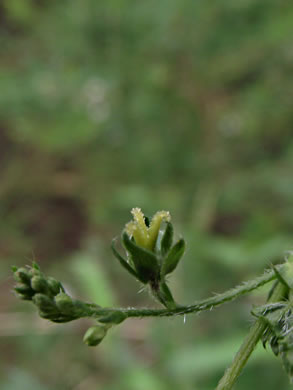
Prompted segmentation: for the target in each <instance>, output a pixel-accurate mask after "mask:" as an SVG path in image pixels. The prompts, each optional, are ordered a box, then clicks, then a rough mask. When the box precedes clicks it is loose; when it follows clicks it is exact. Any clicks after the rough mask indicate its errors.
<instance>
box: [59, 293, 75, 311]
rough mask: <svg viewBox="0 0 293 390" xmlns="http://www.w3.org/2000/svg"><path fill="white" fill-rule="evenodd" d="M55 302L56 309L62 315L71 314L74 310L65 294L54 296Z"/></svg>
mask: <svg viewBox="0 0 293 390" xmlns="http://www.w3.org/2000/svg"><path fill="white" fill-rule="evenodd" d="M55 302H56V305H57V307H58V309H59V310H60V311H61V312H62V313H64V314H71V313H72V312H73V310H74V303H73V300H72V298H71V297H70V296H69V295H67V294H65V293H59V294H58V295H56V297H55Z"/></svg>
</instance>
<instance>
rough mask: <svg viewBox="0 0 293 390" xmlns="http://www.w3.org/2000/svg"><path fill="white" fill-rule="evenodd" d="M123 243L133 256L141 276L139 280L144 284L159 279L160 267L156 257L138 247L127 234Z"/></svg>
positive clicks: (123, 238)
mask: <svg viewBox="0 0 293 390" xmlns="http://www.w3.org/2000/svg"><path fill="white" fill-rule="evenodd" d="M122 242H123V245H124V247H125V249H126V250H127V251H128V252H129V254H130V255H131V259H132V261H133V264H134V266H135V269H136V271H137V274H138V275H139V279H140V280H141V281H142V282H143V283H147V282H149V281H150V280H154V279H157V277H158V275H159V272H160V267H159V263H158V260H157V258H156V256H155V255H154V254H153V253H152V252H150V251H148V250H147V249H144V248H142V247H140V246H138V245H136V244H135V243H134V242H133V241H132V240H131V239H130V238H129V236H128V234H127V233H126V232H124V233H123V234H122Z"/></svg>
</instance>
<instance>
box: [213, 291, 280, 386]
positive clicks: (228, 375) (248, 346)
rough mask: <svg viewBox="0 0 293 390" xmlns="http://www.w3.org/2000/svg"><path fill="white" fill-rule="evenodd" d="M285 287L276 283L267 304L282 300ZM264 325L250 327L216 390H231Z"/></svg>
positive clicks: (262, 323) (261, 323)
mask: <svg viewBox="0 0 293 390" xmlns="http://www.w3.org/2000/svg"><path fill="white" fill-rule="evenodd" d="M285 292H286V287H285V286H284V285H283V284H281V283H278V284H277V286H276V288H275V290H274V292H273V294H272V296H271V297H270V299H269V300H268V302H271V303H273V302H279V301H281V300H282V299H283V298H284V294H285ZM265 328H266V324H265V323H264V321H261V320H260V319H259V320H257V321H256V322H255V323H254V325H253V326H252V327H251V329H250V331H249V333H248V335H247V336H246V338H245V340H244V342H243V343H242V345H241V347H240V349H239V351H238V352H237V354H236V356H235V358H234V360H233V362H232V364H231V366H230V367H229V368H228V369H227V370H226V371H225V373H224V376H223V377H222V379H221V380H220V382H219V384H218V386H217V388H216V390H231V389H232V388H233V385H234V383H235V381H236V380H237V378H238V376H239V375H240V374H241V371H242V370H243V368H244V366H245V364H246V363H247V360H248V359H249V357H250V355H251V354H252V352H253V351H254V348H255V347H256V345H257V343H258V341H259V339H260V338H261V336H262V335H263V332H264V331H265Z"/></svg>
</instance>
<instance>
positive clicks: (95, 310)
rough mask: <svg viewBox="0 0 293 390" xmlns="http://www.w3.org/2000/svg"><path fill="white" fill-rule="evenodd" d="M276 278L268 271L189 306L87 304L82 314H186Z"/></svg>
mask: <svg viewBox="0 0 293 390" xmlns="http://www.w3.org/2000/svg"><path fill="white" fill-rule="evenodd" d="M274 279H276V274H275V272H274V271H273V270H272V271H266V272H265V273H264V274H263V275H262V276H260V277H258V278H256V279H254V280H251V281H248V282H245V283H243V284H242V285H240V286H237V287H235V288H233V289H231V290H228V291H226V292H224V293H222V294H218V295H215V296H214V297H210V298H207V299H204V300H202V301H199V302H195V303H194V304H192V305H188V306H178V307H176V308H174V309H136V308H117V309H114V308H101V307H100V306H97V305H95V304H86V308H87V309H86V310H85V311H84V313H83V314H82V317H101V316H104V315H107V314H109V313H113V312H123V313H124V314H126V316H127V317H141V318H142V317H170V316H174V315H185V314H190V313H198V312H201V311H205V310H210V309H212V308H214V307H216V306H219V305H222V304H223V303H226V302H228V301H232V300H234V299H236V298H238V297H239V296H241V295H244V294H247V293H249V292H250V291H253V290H255V289H257V288H259V287H261V286H263V285H265V284H266V283H269V282H271V281H272V280H274Z"/></svg>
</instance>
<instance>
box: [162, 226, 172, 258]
mask: <svg viewBox="0 0 293 390" xmlns="http://www.w3.org/2000/svg"><path fill="white" fill-rule="evenodd" d="M173 233H174V230H173V225H172V223H171V222H167V224H166V229H165V231H164V234H163V237H162V240H161V254H162V256H165V255H166V254H167V253H168V252H169V250H170V248H171V246H172V242H173Z"/></svg>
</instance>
